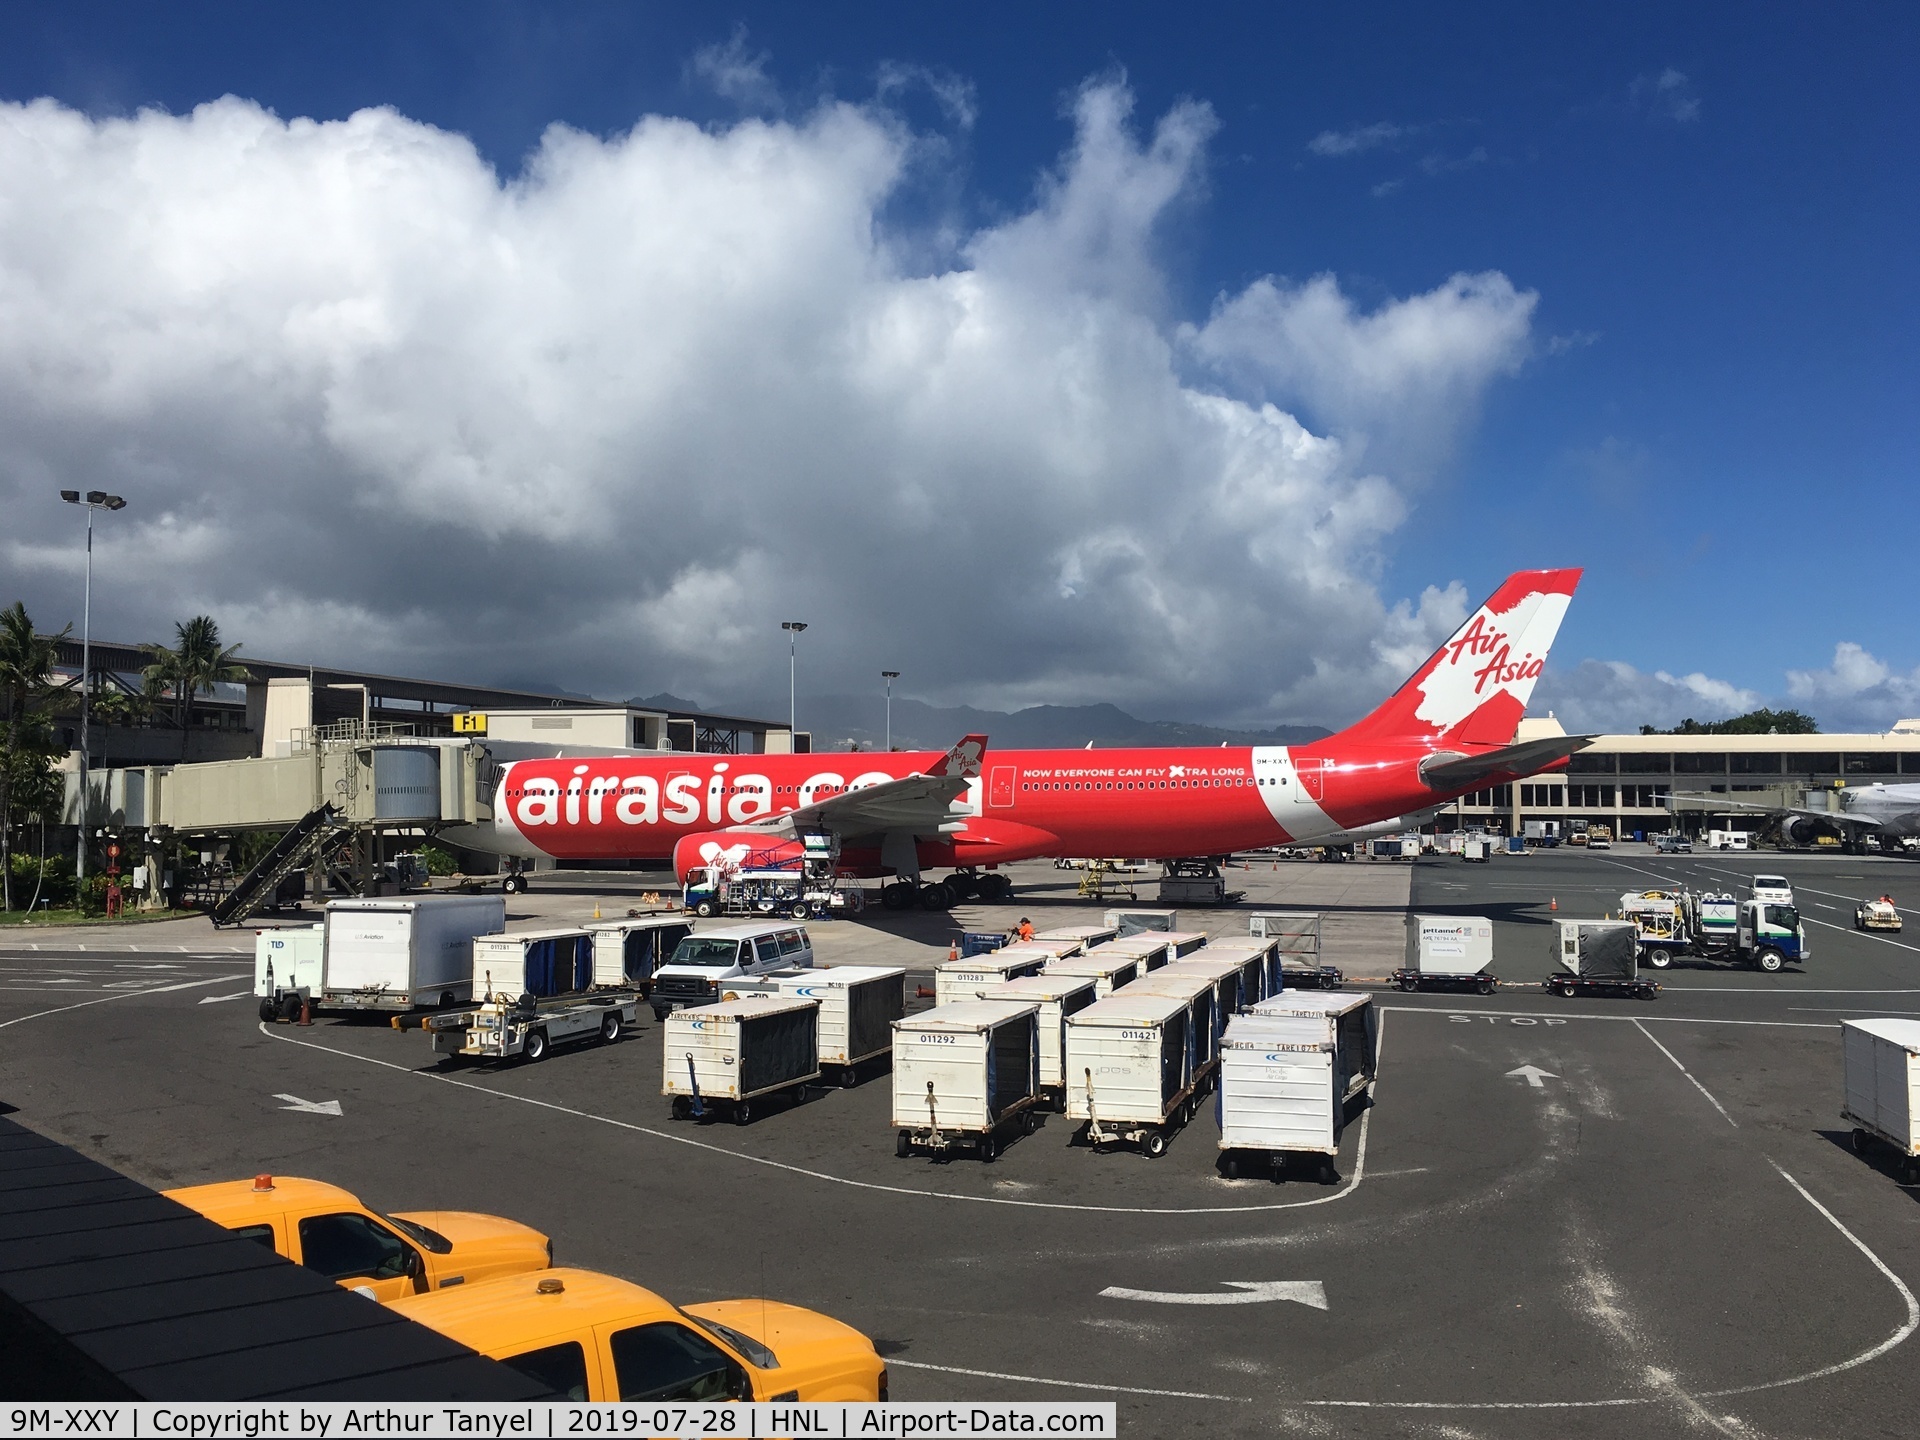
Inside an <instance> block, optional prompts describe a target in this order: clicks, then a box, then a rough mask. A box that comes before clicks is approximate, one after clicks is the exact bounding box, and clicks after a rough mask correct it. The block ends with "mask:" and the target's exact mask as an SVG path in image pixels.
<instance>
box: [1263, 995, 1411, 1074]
mask: <svg viewBox="0 0 1920 1440" xmlns="http://www.w3.org/2000/svg"><path fill="white" fill-rule="evenodd" d="M1247 1013H1248V1014H1250V1015H1278V1016H1303V1015H1304V1016H1314V1015H1318V1016H1322V1017H1324V1018H1325V1019H1326V1020H1327V1021H1328V1022H1329V1023H1330V1024H1331V1025H1332V1026H1333V1035H1334V1042H1335V1044H1336V1045H1337V1046H1338V1047H1339V1052H1340V1057H1339V1058H1340V1072H1341V1074H1343V1075H1344V1076H1345V1077H1346V1080H1345V1085H1346V1088H1345V1089H1344V1090H1342V1091H1341V1095H1340V1098H1341V1099H1342V1100H1346V1099H1349V1098H1351V1097H1352V1096H1354V1095H1357V1094H1359V1093H1360V1092H1361V1091H1362V1090H1364V1089H1366V1088H1367V1086H1369V1085H1371V1084H1372V1083H1373V1077H1374V1069H1375V1065H1376V1063H1377V1062H1378V1059H1379V1055H1380V1017H1379V1015H1378V1013H1377V1012H1376V1011H1375V1010H1374V1008H1373V997H1372V996H1371V995H1329V994H1326V993H1325V992H1323V991H1313V990H1289V991H1287V992H1286V993H1285V994H1282V995H1273V996H1269V997H1268V998H1267V999H1265V1000H1262V1001H1261V1002H1260V1003H1259V1004H1258V1005H1255V1006H1254V1007H1253V1008H1252V1009H1251V1010H1249V1011H1248V1012H1247Z"/></svg>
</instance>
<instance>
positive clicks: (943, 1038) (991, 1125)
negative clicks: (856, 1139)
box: [893, 1000, 1091, 1162]
mask: <svg viewBox="0 0 1920 1440" xmlns="http://www.w3.org/2000/svg"><path fill="white" fill-rule="evenodd" d="M1089 1008H1091V1007H1089ZM1039 1022H1040V1007H1039V1006H1038V1005H1037V1004H1034V1003H1033V1002H1031V1001H1019V1000H969V1001H964V1002H962V1003H959V1004H955V1005H936V1006H935V1007H934V1008H933V1009H931V1010H923V1011H921V1012H920V1013H919V1014H918V1015H910V1016H908V1017H906V1018H905V1019H903V1020H896V1021H894V1024H893V1123H894V1124H895V1125H896V1126H897V1127H898V1128H899V1134H898V1136H897V1137H896V1138H895V1143H894V1153H895V1154H896V1155H898V1156H900V1157H901V1158H902V1159H904V1158H906V1157H907V1156H909V1155H911V1154H913V1152H914V1151H915V1150H916V1149H920V1150H930V1151H933V1152H935V1153H936V1154H938V1153H942V1152H945V1151H947V1150H954V1149H959V1148H962V1147H967V1148H971V1149H972V1150H973V1151H974V1153H975V1154H976V1155H978V1156H979V1157H980V1159H982V1160H983V1161H988V1162H991V1161H992V1160H993V1158H994V1156H996V1155H997V1154H999V1153H1000V1146H1001V1143H1002V1140H1003V1139H1004V1138H1006V1136H1007V1133H1008V1132H1009V1131H1010V1130H1012V1129H1015V1128H1017V1129H1019V1130H1022V1131H1026V1132H1031V1131H1032V1130H1033V1129H1034V1128H1036V1126H1037V1123H1038V1121H1039V1118H1040V1117H1039V1112H1038V1110H1037V1109H1036V1108H1035V1107H1036V1105H1037V1103H1038V1101H1039V1098H1040V1023H1039Z"/></svg>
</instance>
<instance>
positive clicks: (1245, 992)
mask: <svg viewBox="0 0 1920 1440" xmlns="http://www.w3.org/2000/svg"><path fill="white" fill-rule="evenodd" d="M1154 973H1155V974H1156V975H1159V976H1162V977H1171V976H1180V975H1192V976H1196V977H1198V978H1202V979H1207V980H1211V981H1213V996H1214V1015H1215V1017H1216V1018H1215V1020H1214V1024H1215V1027H1216V1028H1221V1027H1224V1026H1225V1025H1226V1023H1227V1017H1228V1016H1229V1015H1238V1014H1239V1013H1240V1012H1241V1011H1242V1010H1244V1009H1246V1008H1247V1006H1249V1005H1253V1004H1257V1003H1258V1002H1259V1001H1261V1000H1264V999H1265V998H1266V994H1265V988H1264V987H1265V981H1266V959H1265V957H1264V956H1260V955H1229V954H1226V953H1222V954H1219V955H1215V954H1214V953H1213V952H1212V951H1211V950H1209V951H1208V952H1207V953H1206V954H1205V955H1196V956H1194V957H1193V959H1191V960H1179V961H1176V962H1174V963H1173V964H1171V965H1169V966H1167V967H1166V968H1165V969H1164V970H1158V971H1155V972H1154Z"/></svg>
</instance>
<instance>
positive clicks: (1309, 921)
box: [1247, 910, 1320, 955]
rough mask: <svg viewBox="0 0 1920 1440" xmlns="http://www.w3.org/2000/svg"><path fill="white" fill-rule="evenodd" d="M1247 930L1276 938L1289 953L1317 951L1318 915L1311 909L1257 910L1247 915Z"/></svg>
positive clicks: (1318, 944) (1266, 938)
mask: <svg viewBox="0 0 1920 1440" xmlns="http://www.w3.org/2000/svg"><path fill="white" fill-rule="evenodd" d="M1247 934H1249V935H1251V936H1253V937H1254V938H1255V939H1257V940H1279V941H1281V942H1283V943H1282V944H1281V946H1280V948H1281V949H1282V950H1284V951H1286V952H1287V953H1288V954H1290V955H1318V954H1319V953H1320V916H1319V913H1318V912H1316V911H1312V910H1256V911H1255V912H1254V913H1253V914H1251V915H1249V916H1247Z"/></svg>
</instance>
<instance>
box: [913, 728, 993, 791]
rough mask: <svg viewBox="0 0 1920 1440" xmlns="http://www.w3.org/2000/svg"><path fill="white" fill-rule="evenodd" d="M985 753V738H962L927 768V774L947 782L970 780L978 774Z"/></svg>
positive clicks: (967, 736) (973, 736)
mask: <svg viewBox="0 0 1920 1440" xmlns="http://www.w3.org/2000/svg"><path fill="white" fill-rule="evenodd" d="M986 753H987V737H986V736H984V735H966V736H963V737H961V739H960V740H959V741H958V742H956V743H955V745H954V747H953V748H952V749H951V750H949V751H947V753H946V754H944V755H942V756H941V757H940V758H939V759H938V760H936V761H934V762H933V764H931V765H929V766H928V767H927V774H929V775H938V776H941V777H943V778H945V779H949V780H971V779H973V778H974V777H975V776H976V775H978V774H979V773H980V765H981V762H982V761H983V760H984V759H985V758H986Z"/></svg>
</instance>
